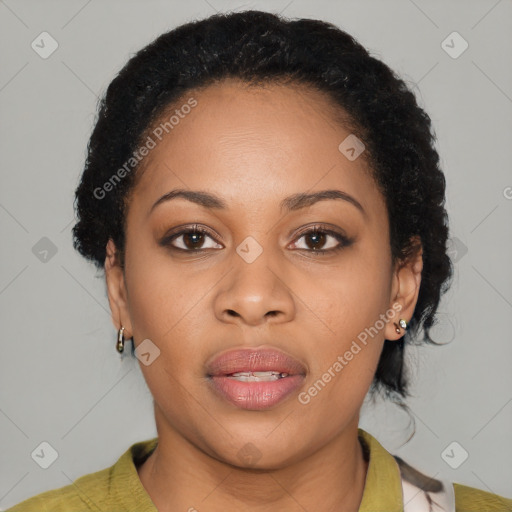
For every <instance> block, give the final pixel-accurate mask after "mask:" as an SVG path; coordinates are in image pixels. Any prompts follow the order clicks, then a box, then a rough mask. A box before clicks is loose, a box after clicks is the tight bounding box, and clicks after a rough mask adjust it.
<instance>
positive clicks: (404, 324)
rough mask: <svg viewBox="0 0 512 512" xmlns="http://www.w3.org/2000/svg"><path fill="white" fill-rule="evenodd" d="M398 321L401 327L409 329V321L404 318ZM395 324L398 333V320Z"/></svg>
mask: <svg viewBox="0 0 512 512" xmlns="http://www.w3.org/2000/svg"><path fill="white" fill-rule="evenodd" d="M398 323H399V324H400V327H401V328H402V329H404V330H406V329H407V321H406V320H404V319H403V318H400V320H399V321H398ZM393 325H394V326H395V331H396V333H397V334H400V327H399V326H398V324H397V323H396V322H393Z"/></svg>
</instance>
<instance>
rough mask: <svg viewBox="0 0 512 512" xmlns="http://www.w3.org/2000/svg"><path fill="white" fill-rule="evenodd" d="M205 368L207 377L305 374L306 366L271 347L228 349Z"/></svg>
mask: <svg viewBox="0 0 512 512" xmlns="http://www.w3.org/2000/svg"><path fill="white" fill-rule="evenodd" d="M206 369H207V375H208V377H212V376H225V375H232V374H233V373H252V372H276V373H279V374H287V375H305V374H306V368H305V367H304V365H303V364H302V363H301V362H299V361H298V360H297V359H295V358H293V357H291V356H289V355H287V354H285V353H284V352H281V351H280V350H277V349H273V348H264V349H237V350H230V351H229V352H225V353H223V354H220V355H219V356H217V357H215V358H214V359H213V360H212V361H211V362H209V363H207V365H206Z"/></svg>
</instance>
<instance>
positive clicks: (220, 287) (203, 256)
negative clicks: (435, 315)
mask: <svg viewBox="0 0 512 512" xmlns="http://www.w3.org/2000/svg"><path fill="white" fill-rule="evenodd" d="M189 98H194V99H195V100H196V101H197V104H196V106H194V107H193V108H191V109H183V110H182V111H181V115H180V116H179V122H178V123H176V124H174V125H173V128H172V130H171V129H169V127H168V128H167V129H168V131H169V133H166V132H165V130H163V134H162V133H160V132H162V129H161V128H160V130H157V131H155V130H153V131H152V132H150V133H151V137H152V139H154V141H155V147H154V148H152V149H151V151H150V153H149V154H148V155H147V156H146V160H145V161H144V172H143V174H142V175H141V177H140V180H139V181H138V182H137V184H136V187H135V188H134V190H133V194H132V195H131V198H130V202H129V208H128V212H127V218H126V219H127V220H126V224H127V228H126V253H125V271H124V273H123V272H122V270H121V269H120V267H119V266H118V265H117V264H116V260H115V258H114V251H115V246H114V244H113V243H112V242H109V245H108V255H107V259H106V262H105V268H106V277H107V284H108V290H109V300H110V305H111V309H112V315H113V321H114V324H115V326H116V328H119V327H120V326H121V325H123V326H125V336H126V337H128V338H129V337H131V336H133V337H134V341H135V345H136V347H142V348H141V349H140V350H141V351H143V352H146V353H148V354H149V355H148V356H145V357H146V362H150V364H147V365H146V364H141V365H140V366H141V370H142V372H143V374H144V377H145V379H146V382H147V384H148V387H149V389H150V391H151V393H152V395H153V398H154V402H155V412H156V419H157V428H158V431H159V435H160V436H162V434H163V433H164V432H166V433H167V434H166V435H170V436H171V435H172V436H173V437H174V438H176V439H181V440H183V441H185V440H186V442H187V443H189V444H190V445H193V446H195V447H198V448H199V449H200V450H201V451H202V452H204V453H206V454H209V455H210V456H212V457H214V458H216V459H217V460H221V461H226V462H229V463H230V464H234V465H237V466H243V465H244V463H245V462H244V461H245V460H246V459H244V458H243V457H242V456H241V454H243V453H244V452H243V450H248V449H249V448H248V447H250V450H253V451H254V452H255V453H257V454H258V456H257V457H253V466H254V465H255V466H257V467H262V468H263V467H267V468H271V467H279V466H280V465H284V464H288V463H291V462H293V461H295V460H299V459H302V458H305V457H307V455H308V454H311V453H314V452H315V451H317V450H318V449H320V448H322V447H325V446H327V445H329V443H331V442H333V441H334V440H335V439H336V438H337V437H338V436H339V435H340V434H341V433H342V432H344V431H346V430H347V429H354V428H357V421H358V416H359V410H360V408H361V405H362V402H363V399H364V397H365V395H366V393H367V391H368V388H369V386H370V384H371V381H372V379H373V376H374V373H375V370H376V367H377V363H378V360H379V356H380V353H381V350H382V347H383V342H384V339H390V340H396V339H398V338H400V337H401V336H402V335H403V330H402V331H401V334H397V333H396V332H395V326H394V325H393V323H394V322H396V323H398V320H399V318H405V319H407V320H409V319H410V318H411V316H412V314H413V311H414V306H415V303H416V300H417V294H418V290H419V276H420V272H421V261H414V262H411V263H410V264H407V265H404V266H403V267H401V268H398V267H394V266H393V265H392V260H391V253H390V241H389V226H388V218H387V211H386V206H385V202H384V198H383V196H382V195H381V193H380V192H379V191H378V189H377V187H376V184H375V182H374V181H373V179H372V178H371V177H370V174H369V168H368V164H367V162H366V160H365V158H364V156H365V155H364V152H363V153H362V154H361V155H360V156H359V157H358V158H356V159H353V158H350V159H349V158H347V156H346V154H347V153H345V154H344V153H342V152H341V151H340V149H339V146H340V144H341V143H342V141H344V140H345V139H346V138H347V137H348V136H349V135H350V131H349V130H347V129H346V128H344V126H342V125H341V124H340V123H338V122H336V121H335V120H334V118H331V116H330V114H329V113H330V112H332V105H331V104H330V103H329V101H328V99H327V98H326V97H324V96H322V95H320V94H319V93H318V92H315V91H311V90H307V89H299V88H296V87H294V88H292V87H289V86H283V85H272V86H267V87H265V88H248V87H245V86H242V85H241V84H240V83H238V82H236V81H225V82H223V83H222V84H219V85H215V86H211V87H209V88H206V89H204V90H201V91H197V92H195V93H192V92H191V93H190V94H189V95H186V97H185V99H184V101H183V104H185V103H187V100H188V99H189ZM178 108H179V107H178ZM189 110H190V112H189V113H187V114H186V115H185V114H184V112H185V111H187V112H188V111H189ZM169 117H170V116H169V115H166V116H165V119H164V121H165V120H168V119H169ZM155 129H157V125H155ZM156 134H159V137H158V136H157V135H156ZM159 138H161V140H159ZM348 154H349V155H350V156H351V154H350V152H349V153H348ZM177 189H180V190H185V191H186V192H188V193H190V192H193V191H200V192H203V193H207V194H209V195H210V196H214V198H212V197H209V198H206V199H205V198H204V197H203V200H202V202H201V204H199V202H198V198H199V196H198V195H196V196H189V198H187V197H184V196H183V195H175V196H174V197H173V198H169V197H168V198H167V199H161V198H162V196H164V195H166V194H168V193H169V192H171V191H173V190H177ZM327 190H330V191H336V192H330V193H326V194H324V195H323V196H320V197H318V196H316V200H315V196H313V198H312V199H311V198H310V200H309V201H308V200H305V199H304V197H303V196H302V195H304V194H316V193H318V192H320V191H327ZM301 197H302V201H300V199H301ZM194 199H195V200H194ZM159 200H160V201H159ZM315 227H316V232H315V231H313V228H315ZM145 340H149V341H145ZM141 343H145V345H141ZM233 349H243V350H247V349H275V350H278V351H281V352H282V353H284V354H285V355H287V356H289V357H291V358H293V359H294V360H295V361H296V362H298V364H299V365H300V367H301V368H302V369H303V371H302V374H299V375H295V381H294V382H293V383H292V384H290V385H288V386H286V385H283V384H281V382H280V381H281V380H285V379H286V377H285V378H283V379H279V384H275V383H274V381H273V382H267V383H263V384H261V383H258V385H261V387H260V388H259V389H260V391H255V390H256V387H255V383H252V382H251V383H249V382H239V381H236V384H233V379H231V380H230V382H228V380H227V379H228V377H224V378H222V379H220V380H223V382H224V383H226V382H228V384H226V386H227V387H228V388H229V389H228V396H226V395H225V394H223V393H222V392H221V391H219V388H217V387H216V386H215V385H214V384H213V383H212V382H213V381H214V380H215V379H212V378H211V377H210V370H211V365H210V363H211V362H212V361H213V360H214V359H215V358H216V357H217V356H219V355H224V354H226V353H228V352H229V351H231V350H233ZM298 373H300V372H298ZM241 386H243V387H244V390H246V391H247V390H249V387H251V386H252V388H251V389H252V390H253V391H250V390H249V391H247V393H245V395H244V391H242V390H241ZM221 387H222V385H221ZM230 393H231V394H230ZM279 393H281V394H282V395H283V396H281V398H280V399H276V397H277V395H279ZM269 394H273V398H271V399H268V396H269ZM242 395H243V396H245V398H243V397H242ZM246 395H249V398H247V396H246ZM251 397H252V398H251ZM249 443H250V444H249ZM249 455H250V454H249ZM255 459H256V460H255Z"/></svg>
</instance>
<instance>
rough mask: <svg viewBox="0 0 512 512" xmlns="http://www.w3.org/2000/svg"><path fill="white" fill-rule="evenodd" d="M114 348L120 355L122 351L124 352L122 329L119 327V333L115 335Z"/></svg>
mask: <svg viewBox="0 0 512 512" xmlns="http://www.w3.org/2000/svg"><path fill="white" fill-rule="evenodd" d="M116 348H117V351H118V352H119V353H120V354H122V353H123V350H124V327H121V329H119V332H118V333H117V344H116Z"/></svg>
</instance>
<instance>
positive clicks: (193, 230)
mask: <svg viewBox="0 0 512 512" xmlns="http://www.w3.org/2000/svg"><path fill="white" fill-rule="evenodd" d="M319 233H320V234H325V235H330V236H332V237H334V238H335V239H336V240H337V241H338V242H339V245H338V246H337V247H335V248H333V249H294V250H297V251H307V252H309V253H311V254H315V255H319V256H325V255H326V254H328V253H329V254H334V253H337V252H338V251H341V250H342V249H344V248H346V247H348V246H349V245H351V244H352V243H353V241H354V239H352V238H348V237H346V236H345V235H342V234H341V233H338V232H336V231H333V230H332V229H330V228H328V227H327V226H324V225H322V224H318V225H315V226H313V227H310V228H308V229H306V230H304V231H302V232H300V233H299V234H298V235H297V238H296V240H300V239H301V238H302V237H304V236H307V235H310V234H319ZM187 234H203V235H208V236H209V237H210V238H213V235H212V233H211V232H210V231H209V230H208V229H206V228H204V227H202V226H198V225H197V224H195V225H194V226H191V227H190V228H185V229H182V230H181V231H178V232H176V233H170V234H169V235H167V236H165V237H164V238H163V239H162V241H161V242H160V245H162V246H164V247H170V249H171V250H174V251H181V252H184V253H198V252H204V251H207V250H212V249H182V248H181V247H175V246H173V245H172V244H171V242H173V241H174V240H176V239H177V238H179V237H180V236H183V235H187ZM213 250H217V249H213Z"/></svg>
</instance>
